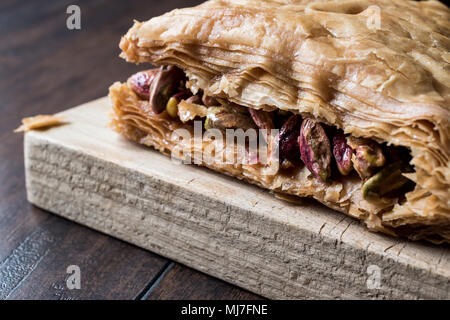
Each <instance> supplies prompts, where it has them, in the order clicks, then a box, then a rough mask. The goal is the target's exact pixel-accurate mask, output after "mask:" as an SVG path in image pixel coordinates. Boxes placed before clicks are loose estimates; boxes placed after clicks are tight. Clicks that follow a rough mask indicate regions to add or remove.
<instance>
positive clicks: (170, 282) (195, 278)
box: [143, 263, 262, 300]
mask: <svg viewBox="0 0 450 320" xmlns="http://www.w3.org/2000/svg"><path fill="white" fill-rule="evenodd" d="M192 288H195V290H193V289H192ZM143 298H144V299H146V300H186V299H188V300H189V299H193V300H204V299H214V300H223V299H236V300H255V299H262V298H261V297H259V296H257V295H255V294H253V293H251V292H248V291H245V290H242V289H239V288H237V287H236V286H233V285H230V284H228V283H226V282H224V281H222V280H219V279H214V280H211V277H208V276H207V275H205V274H203V273H201V272H198V271H195V270H193V269H189V270H188V271H186V270H185V268H184V267H183V266H181V265H180V264H178V263H172V264H171V265H170V266H169V267H168V268H167V270H166V272H165V274H164V277H162V279H161V281H160V282H159V283H158V285H157V286H156V287H155V288H154V289H153V290H151V291H150V292H149V293H148V294H147V295H145V296H144V297H143Z"/></svg>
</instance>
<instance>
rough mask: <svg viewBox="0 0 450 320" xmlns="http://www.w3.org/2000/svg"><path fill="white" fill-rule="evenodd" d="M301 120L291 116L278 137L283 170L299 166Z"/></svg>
mask: <svg viewBox="0 0 450 320" xmlns="http://www.w3.org/2000/svg"><path fill="white" fill-rule="evenodd" d="M300 125H301V118H300V117H299V116H297V115H292V116H290V117H289V118H288V119H287V120H286V121H285V122H284V123H283V125H282V126H281V129H280V134H279V136H278V146H279V157H280V163H281V166H282V167H283V168H288V167H292V166H295V164H299V162H300V149H299V146H298V136H299V135H300Z"/></svg>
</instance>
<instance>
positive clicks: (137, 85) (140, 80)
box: [127, 68, 158, 99]
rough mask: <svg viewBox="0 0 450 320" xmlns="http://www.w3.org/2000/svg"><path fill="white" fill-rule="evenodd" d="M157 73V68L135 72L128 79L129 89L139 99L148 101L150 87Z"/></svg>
mask: <svg viewBox="0 0 450 320" xmlns="http://www.w3.org/2000/svg"><path fill="white" fill-rule="evenodd" d="M157 73H158V69H157V68H156V69H149V70H145V71H141V72H137V73H135V74H134V75H132V76H131V77H130V78H129V79H128V81H127V84H128V87H130V88H131V90H133V91H134V93H136V94H137V95H138V96H139V97H140V98H142V99H149V97H150V86H151V84H152V81H153V79H154V78H155V76H156V74H157Z"/></svg>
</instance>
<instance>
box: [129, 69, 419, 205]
mask: <svg viewBox="0 0 450 320" xmlns="http://www.w3.org/2000/svg"><path fill="white" fill-rule="evenodd" d="M185 83H186V76H185V75H184V72H183V71H182V70H180V69H178V68H177V67H174V66H164V67H160V68H159V69H151V70H146V71H142V72H138V73H136V74H135V75H133V76H132V77H130V79H129V80H128V86H129V87H130V88H131V89H132V90H133V91H134V92H135V93H136V95H137V96H138V97H139V98H141V99H144V100H148V101H149V104H150V106H151V108H152V110H153V112H155V113H157V114H158V113H162V112H167V114H168V115H169V116H170V117H172V118H173V119H174V121H177V120H178V121H181V122H183V123H187V122H189V121H192V120H194V119H202V121H203V124H204V128H205V129H206V130H207V129H212V128H214V129H219V130H222V131H225V130H226V129H243V130H247V129H258V128H259V129H266V130H268V131H270V130H271V129H275V128H277V129H279V134H278V136H277V137H276V139H275V140H276V141H273V142H274V143H275V145H276V146H277V148H278V151H279V163H280V170H284V169H292V168H296V167H298V168H300V167H302V166H303V165H304V166H306V168H307V169H308V170H309V171H310V172H311V173H312V175H313V176H314V177H315V178H316V179H318V180H320V181H322V182H324V183H327V182H328V181H330V180H332V179H340V177H345V176H347V175H350V174H353V172H354V174H357V175H359V177H360V178H361V179H362V181H363V186H362V195H363V198H364V199H365V200H367V201H374V202H375V201H380V200H382V198H384V197H387V198H389V197H399V198H400V197H402V196H403V195H404V193H405V192H407V191H409V190H411V189H412V187H413V186H414V184H413V182H412V181H411V180H409V179H407V178H406V177H405V176H404V175H403V174H402V173H407V172H408V173H409V172H411V171H412V167H411V166H410V164H409V161H410V159H411V157H410V155H409V150H408V149H406V148H404V147H394V146H387V145H386V144H379V143H377V142H375V141H374V140H371V139H367V138H360V137H354V136H351V135H346V134H344V132H343V131H342V130H341V129H339V128H335V127H332V126H329V125H327V124H325V123H322V122H320V121H319V120H318V119H314V118H313V117H302V116H300V115H298V114H294V113H291V112H288V111H284V110H277V111H273V112H267V111H264V110H257V109H252V108H246V107H243V106H240V105H237V104H235V103H232V102H229V101H226V100H224V99H221V98H218V97H210V96H207V95H205V94H203V93H202V92H199V93H197V94H196V95H193V94H192V93H191V92H190V91H189V90H188V89H187V88H186V86H185ZM264 138H265V139H266V141H267V143H271V142H272V141H270V139H271V138H270V135H267V136H265V137H264Z"/></svg>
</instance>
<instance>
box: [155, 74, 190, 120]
mask: <svg viewBox="0 0 450 320" xmlns="http://www.w3.org/2000/svg"><path fill="white" fill-rule="evenodd" d="M184 79H185V75H184V72H183V71H182V70H181V69H179V68H177V67H175V66H162V67H160V68H159V70H158V73H157V74H156V76H155V77H154V79H153V81H152V83H151V86H150V96H149V101H150V105H151V107H152V110H153V112H155V113H161V112H163V111H164V110H165V108H166V104H167V102H168V100H169V98H170V97H171V96H172V95H173V94H174V93H175V92H176V91H177V90H178V89H179V88H180V83H181V82H182V81H183V80H184Z"/></svg>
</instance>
